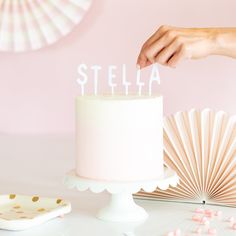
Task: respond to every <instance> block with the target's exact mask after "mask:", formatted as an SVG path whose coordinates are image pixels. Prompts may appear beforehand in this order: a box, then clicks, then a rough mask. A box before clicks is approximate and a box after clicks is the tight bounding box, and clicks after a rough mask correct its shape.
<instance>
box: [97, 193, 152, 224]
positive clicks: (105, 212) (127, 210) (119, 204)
mask: <svg viewBox="0 0 236 236" xmlns="http://www.w3.org/2000/svg"><path fill="white" fill-rule="evenodd" d="M147 217H148V214H147V212H146V211H145V210H144V209H143V208H142V207H140V206H138V205H137V204H136V203H135V202H134V199H133V196H132V194H131V193H116V194H112V195H111V199H110V202H109V203H108V205H107V206H106V207H104V208H103V209H101V210H100V211H99V212H98V214H97V218H99V219H101V220H106V221H113V222H121V221H125V222H131V221H142V220H145V219H146V218H147Z"/></svg>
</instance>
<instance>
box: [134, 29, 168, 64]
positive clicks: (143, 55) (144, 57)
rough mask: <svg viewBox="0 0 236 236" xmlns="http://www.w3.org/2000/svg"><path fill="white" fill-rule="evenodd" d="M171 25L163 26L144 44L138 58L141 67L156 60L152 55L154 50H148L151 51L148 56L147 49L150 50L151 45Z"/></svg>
mask: <svg viewBox="0 0 236 236" xmlns="http://www.w3.org/2000/svg"><path fill="white" fill-rule="evenodd" d="M169 28H170V27H169V26H161V27H160V28H159V29H158V30H157V32H156V33H155V34H153V35H152V36H151V37H150V38H149V39H148V40H147V41H146V42H145V43H144V45H143V47H142V49H141V51H140V53H139V56H138V59H137V64H138V65H139V66H140V68H143V67H146V66H148V65H150V64H152V63H154V61H152V59H151V56H152V52H151V51H150V52H148V53H150V58H148V57H147V54H146V53H147V51H148V50H149V48H150V46H151V45H152V44H153V43H154V42H156V41H157V40H158V39H160V38H161V37H162V36H163V35H164V34H165V33H166V31H168V30H169Z"/></svg>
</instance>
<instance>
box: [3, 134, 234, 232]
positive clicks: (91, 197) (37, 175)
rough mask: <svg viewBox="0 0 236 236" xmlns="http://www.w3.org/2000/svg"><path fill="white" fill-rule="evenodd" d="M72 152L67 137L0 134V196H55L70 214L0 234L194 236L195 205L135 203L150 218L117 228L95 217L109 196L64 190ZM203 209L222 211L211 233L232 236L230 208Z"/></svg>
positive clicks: (69, 137) (212, 225)
mask: <svg viewBox="0 0 236 236" xmlns="http://www.w3.org/2000/svg"><path fill="white" fill-rule="evenodd" d="M74 150H75V147H74V141H73V137H72V136H55V135H51V136H43V135H42V136H11V135H3V134H2V135H0V160H1V162H0V192H1V194H6V193H17V194H29V195H40V196H47V197H61V198H64V199H67V200H69V201H71V203H72V212H71V213H70V214H69V215H66V216H65V217H64V218H57V219H54V220H51V221H49V222H47V223H45V224H43V225H41V226H37V227H35V228H32V229H29V230H26V231H20V232H11V231H4V230H0V236H14V235H17V236H80V235H81V236H95V235H99V236H100V235H101V236H125V235H127V236H131V235H132V236H134V235H135V236H158V235H160V236H161V235H165V234H166V233H167V232H168V231H170V230H174V229H176V228H180V229H181V230H182V234H181V235H196V234H194V233H193V232H192V231H193V230H194V229H195V228H196V227H197V224H196V223H194V222H192V221H191V217H192V215H193V214H194V213H193V210H194V209H195V208H196V207H198V206H200V204H199V205H197V204H185V203H173V202H172V203H171V202H161V201H148V200H136V202H137V203H138V204H139V205H141V206H142V207H144V208H145V209H146V210H147V212H148V213H149V215H150V216H149V218H148V219H147V220H146V221H145V222H141V223H127V224H121V223H110V222H103V221H101V220H98V219H96V218H95V214H96V212H97V211H98V209H100V208H101V207H102V206H104V205H105V204H106V203H107V201H108V199H109V195H108V194H107V193H105V192H104V193H101V194H93V193H90V192H89V191H86V192H78V191H76V190H69V189H67V188H66V186H64V185H63V184H62V179H63V176H64V174H65V173H66V172H67V171H68V170H70V169H73V167H74V156H75V151H74ZM204 207H205V208H207V209H213V210H216V209H217V210H221V211H222V212H223V217H222V219H214V220H213V221H212V222H211V224H210V226H211V227H214V228H216V229H217V230H218V234H217V235H222V236H231V235H236V231H233V230H232V229H230V224H229V223H227V222H225V219H226V218H227V217H229V216H234V217H235V218H236V209H235V208H228V207H218V206H204ZM125 233H126V234H125ZM202 235H207V234H206V233H204V234H202Z"/></svg>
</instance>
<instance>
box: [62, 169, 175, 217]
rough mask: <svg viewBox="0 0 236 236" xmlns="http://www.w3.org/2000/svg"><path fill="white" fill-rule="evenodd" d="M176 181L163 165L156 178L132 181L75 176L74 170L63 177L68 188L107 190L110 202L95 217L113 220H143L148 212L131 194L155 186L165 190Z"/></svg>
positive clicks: (153, 189) (151, 188)
mask: <svg viewBox="0 0 236 236" xmlns="http://www.w3.org/2000/svg"><path fill="white" fill-rule="evenodd" d="M178 183H179V177H178V175H177V174H176V172H174V171H173V170H172V169H170V168H167V167H164V173H163V175H162V176H161V177H160V178H158V179H156V180H145V181H132V182H118V181H113V182H112V181H100V180H92V179H87V178H82V177H80V176H77V175H76V172H75V170H71V171H70V172H68V173H67V174H66V176H65V178H64V184H65V185H67V187H68V188H76V189H77V190H79V191H86V190H88V189H89V190H90V191H92V192H93V193H101V192H103V191H104V190H107V191H108V192H109V193H111V199H110V202H109V203H108V205H107V206H106V207H104V208H103V209H101V210H100V211H99V212H98V214H97V218H99V219H101V220H105V221H113V222H136V221H142V220H145V219H146V218H147V217H148V214H147V212H146V211H145V210H144V209H143V208H142V207H140V206H138V205H137V204H136V203H135V202H134V199H133V196H132V194H133V193H137V192H138V191H139V190H140V189H143V190H144V191H146V192H153V191H155V190H156V188H157V187H158V188H160V189H162V190H166V189H168V187H169V186H173V187H176V186H177V184H178Z"/></svg>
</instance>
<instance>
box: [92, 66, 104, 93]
mask: <svg viewBox="0 0 236 236" xmlns="http://www.w3.org/2000/svg"><path fill="white" fill-rule="evenodd" d="M91 69H92V70H93V71H94V95H97V92H98V71H99V70H101V69H102V67H101V66H98V65H94V66H91Z"/></svg>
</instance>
